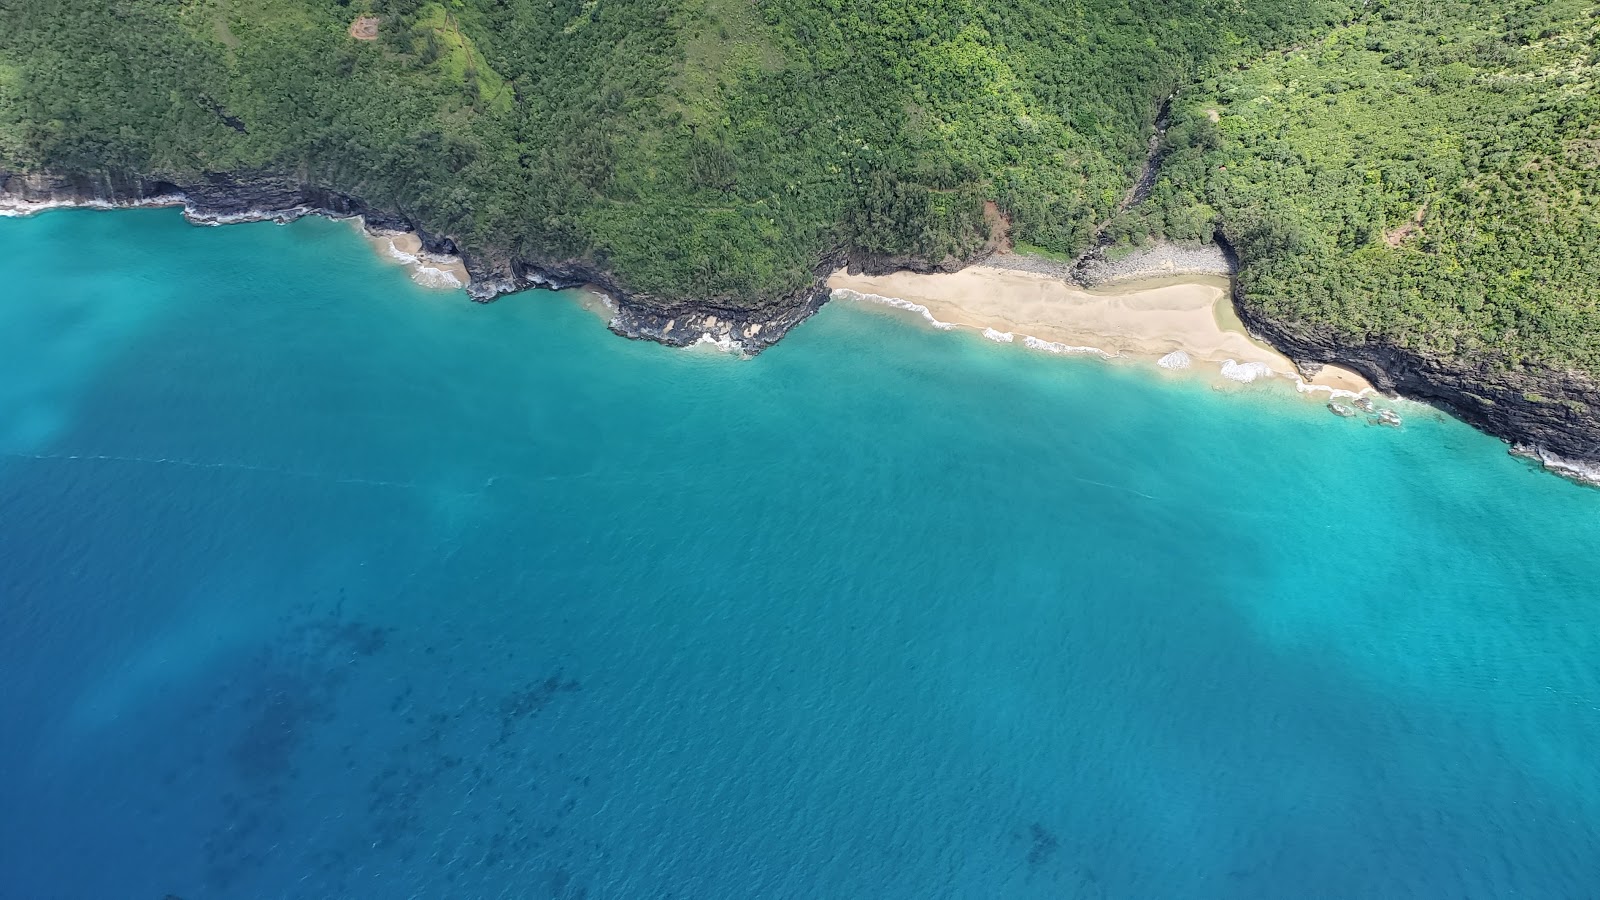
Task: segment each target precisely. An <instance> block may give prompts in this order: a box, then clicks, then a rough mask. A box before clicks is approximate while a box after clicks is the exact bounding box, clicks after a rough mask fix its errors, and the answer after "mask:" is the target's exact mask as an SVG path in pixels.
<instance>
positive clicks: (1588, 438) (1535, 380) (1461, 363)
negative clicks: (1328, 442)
mask: <svg viewBox="0 0 1600 900" xmlns="http://www.w3.org/2000/svg"><path fill="white" fill-rule="evenodd" d="M176 205H181V206H183V207H184V214H185V215H186V216H187V217H188V218H189V219H190V220H191V221H193V222H196V223H198V224H208V225H209V224H229V223H235V222H251V221H278V222H287V221H292V220H294V219H297V218H300V217H302V216H306V215H321V216H326V217H329V218H336V219H342V218H353V217H357V216H359V217H361V218H362V220H363V222H364V223H365V225H366V227H367V228H368V229H370V230H390V231H407V232H414V233H415V234H416V235H417V236H418V238H419V239H420V240H421V242H422V245H423V247H424V248H425V249H426V250H428V251H429V252H432V253H438V254H448V255H458V256H460V257H461V258H462V260H463V262H464V264H465V266H466V268H467V271H468V272H469V274H470V275H471V282H470V283H469V284H468V286H467V293H468V294H469V295H470V296H471V298H472V299H473V300H474V301H477V302H489V301H492V300H494V299H495V298H496V297H498V296H499V295H501V294H505V293H511V292H515V291H520V290H523V289H526V288H530V287H542V288H548V289H552V290H558V289H563V288H570V287H578V286H582V285H590V286H593V287H595V288H597V289H599V290H601V291H604V292H605V293H606V294H607V295H609V296H610V297H611V298H612V300H613V301H614V302H615V304H616V309H615V314H614V316H613V318H612V320H611V323H610V328H611V330H612V331H614V332H616V333H617V334H620V335H623V336H625V337H629V338H635V339H644V340H652V341H657V342H660V343H663V344H667V345H671V346H688V345H691V344H696V343H701V342H710V343H714V344H717V345H719V346H722V347H724V348H726V349H730V350H738V351H740V352H742V353H745V354H747V355H754V354H757V353H760V352H761V351H762V350H764V349H766V348H767V347H770V346H772V345H773V344H775V343H777V341H778V340H780V339H781V338H782V337H783V336H784V335H785V334H786V333H788V331H789V330H790V329H791V328H793V327H794V326H796V325H798V324H799V323H800V322H802V321H804V320H805V319H806V318H808V317H809V316H810V315H811V314H813V313H815V312H816V311H817V310H818V309H820V308H821V307H822V305H823V303H825V302H826V300H827V297H828V291H827V289H826V287H824V285H823V282H824V280H825V279H826V277H827V275H828V273H829V272H831V271H834V270H835V269H837V268H839V267H841V266H844V267H847V268H849V269H850V270H851V271H852V272H859V273H866V274H882V273H887V272H892V271H897V270H910V271H918V272H950V271H956V270H959V269H961V268H963V267H965V266H967V265H969V264H971V263H973V262H976V261H978V260H977V259H972V260H963V259H953V258H952V259H944V260H940V261H938V262H929V261H926V260H918V259H913V258H909V257H907V258H899V257H896V258H888V257H879V256H873V255H867V254H850V253H848V252H845V251H837V252H835V253H833V254H830V255H829V256H828V257H827V258H825V259H822V260H820V261H819V263H818V265H817V266H816V268H815V276H816V278H815V281H814V283H813V285H811V286H810V287H807V288H805V289H803V290H800V291H796V292H794V293H792V294H790V295H788V296H785V297H782V298H779V299H778V300H776V301H774V302H771V303H767V304H763V305H756V306H736V305H733V304H731V303H727V302H718V301H715V300H695V299H688V298H676V299H675V298H666V297H659V296H654V295H651V294H646V293H639V292H632V291H629V290H627V289H626V288H625V287H623V286H622V284H621V283H620V281H619V280H618V279H617V278H616V276H615V275H614V274H613V273H611V272H610V271H607V270H605V269H604V268H603V267H601V266H598V265H596V264H594V263H593V262H591V261H587V260H576V259H567V260H558V259H528V258H512V257H505V256H493V255H487V254H476V253H473V252H472V250H471V249H470V248H466V247H462V246H460V245H458V244H457V243H456V241H455V240H454V239H452V238H451V237H449V236H445V235H440V234H436V233H433V232H431V231H429V230H428V229H427V228H426V225H425V224H424V223H420V222H418V221H416V220H415V219H413V218H412V217H410V216H408V215H406V214H404V213H402V212H398V211H393V210H386V209H382V208H378V207H375V206H373V205H371V204H369V203H367V202H365V201H363V200H362V199H360V198H357V197H352V196H350V195H348V194H345V193H341V192H339V191H334V190H329V189H326V188H322V187H319V186H316V185H310V184H306V183H304V182H302V181H300V180H298V179H294V178H289V177H283V176H266V175H264V176H259V177H249V178H241V177H236V176H231V175H213V176H210V177H208V178H205V179H203V180H187V181H184V182H182V183H178V182H176V181H173V180H167V179H160V178H148V177H140V176H115V175H105V174H102V175H97V176H68V175H36V174H26V175H25V174H17V173H8V172H4V171H0V208H4V209H9V210H13V211H17V212H28V211H33V210H40V209H48V208H51V207H53V206H82V207H101V208H116V207H137V206H176ZM1184 253H1185V254H1188V255H1190V256H1195V257H1196V258H1199V257H1200V256H1201V255H1203V256H1204V258H1205V260H1206V262H1207V265H1208V266H1210V265H1215V264H1216V260H1215V259H1213V258H1212V257H1213V256H1216V257H1217V258H1219V259H1220V258H1223V257H1222V256H1220V255H1218V254H1214V253H1204V254H1202V253H1201V251H1198V250H1194V249H1186V250H1184ZM1222 253H1224V254H1226V262H1228V263H1229V264H1230V265H1231V263H1232V254H1231V253H1230V252H1228V251H1227V248H1226V247H1225V246H1224V247H1223V248H1222ZM1169 255H1170V254H1169ZM1180 255H1182V254H1180ZM981 258H982V257H979V259H981ZM994 259H997V260H1003V259H1006V257H995V258H994ZM1012 259H1015V258H1012ZM1184 259H1188V256H1184ZM992 261H993V260H991V262H992ZM1093 262H1094V265H1093V266H1091V267H1090V268H1088V269H1083V270H1081V271H1079V270H1074V271H1072V272H1071V273H1067V274H1070V276H1071V277H1073V278H1075V279H1076V280H1078V281H1086V282H1089V283H1096V282H1099V281H1103V280H1105V279H1106V278H1107V277H1109V276H1108V274H1107V272H1108V271H1109V269H1107V267H1106V265H1105V264H1104V261H1103V260H1100V259H1099V258H1098V257H1097V258H1096V259H1095V260H1093ZM1162 265H1163V266H1164V267H1165V271H1168V272H1172V271H1174V270H1173V269H1172V263H1171V261H1170V260H1166V258H1165V257H1163V261H1162ZM1085 276H1092V277H1085ZM1234 299H1235V305H1236V307H1237V310H1238V313H1239V316H1240V319H1241V320H1242V321H1243V322H1244V323H1245V325H1246V326H1247V327H1248V328H1249V330H1250V331H1251V332H1252V333H1253V334H1255V335H1256V336H1258V337H1260V338H1261V339H1263V340H1265V341H1267V342H1268V343H1270V344H1271V345H1273V346H1274V347H1276V348H1277V349H1278V350H1280V351H1281V352H1282V353H1283V354H1284V355H1286V356H1288V357H1289V358H1290V359H1291V360H1293V361H1294V362H1295V364H1296V365H1297V366H1299V367H1300V368H1301V370H1302V372H1303V373H1305V374H1308V375H1310V374H1314V373H1315V372H1316V371H1317V370H1318V369H1320V368H1321V367H1322V366H1324V365H1339V366H1343V367H1346V368H1349V369H1352V370H1354V371H1356V372H1359V373H1360V374H1361V375H1363V376H1364V377H1366V378H1367V379H1368V380H1369V381H1371V383H1372V384H1373V385H1374V386H1376V387H1377V388H1378V389H1380V390H1382V391H1384V392H1385V393H1389V394H1397V395H1401V396H1405V397H1408V398H1410V399H1414V400H1419V401H1423V402H1427V403H1430V404H1433V405H1435V406H1438V407H1440V408H1443V409H1445V410H1447V411H1448V412H1451V413H1452V414H1454V415H1456V416H1458V417H1459V418H1461V419H1463V420H1464V421H1466V422H1468V423H1469V424H1471V425H1473V426H1474V427H1477V428H1479V429H1480V430H1482V431H1485V432H1487V433H1489V434H1492V435H1494V436H1496V437H1499V438H1501V439H1503V440H1505V441H1507V442H1508V443H1510V444H1511V445H1512V447H1513V452H1515V453H1518V454H1519V455H1523V456H1527V457H1529V458H1531V459H1534V460H1536V461H1538V462H1540V463H1541V464H1543V465H1544V466H1545V467H1546V468H1548V469H1550V470H1552V471H1554V472H1557V473H1559V474H1562V475H1566V476H1568V477H1572V478H1575V479H1577V480H1581V481H1586V482H1590V483H1594V484H1600V417H1597V416H1596V414H1595V410H1600V384H1596V383H1595V382H1594V381H1593V380H1591V379H1588V378H1586V377H1583V376H1581V375H1578V374H1576V373H1571V372H1557V371H1553V370H1549V369H1538V368H1528V369H1521V370H1511V369H1506V368H1503V367H1496V366H1493V365H1491V364H1489V363H1488V362H1487V361H1485V362H1474V361H1471V360H1453V359H1437V358H1430V357H1426V356H1423V355H1421V354H1418V353H1415V352H1412V351H1408V350H1405V349H1402V348H1397V347H1394V346H1390V345H1388V344H1384V343H1382V342H1352V341H1347V340H1340V339H1338V338H1335V337H1333V336H1331V335H1329V334H1326V333H1323V332H1321V331H1318V330H1315V329H1311V328H1305V327H1301V326H1299V325H1297V324H1296V323H1294V322H1288V321H1282V320H1278V319H1275V318H1273V317H1270V316H1268V315H1265V314H1263V313H1262V312H1261V311H1260V310H1259V309H1257V308H1255V307H1254V306H1252V305H1251V303H1250V302H1249V298H1248V297H1246V296H1243V295H1240V294H1239V293H1237V292H1236V294H1235V298H1234Z"/></svg>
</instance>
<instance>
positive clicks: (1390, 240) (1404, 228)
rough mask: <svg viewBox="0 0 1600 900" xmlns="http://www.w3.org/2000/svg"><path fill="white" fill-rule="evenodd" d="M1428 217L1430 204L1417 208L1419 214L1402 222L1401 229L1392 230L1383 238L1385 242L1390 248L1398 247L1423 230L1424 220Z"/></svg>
mask: <svg viewBox="0 0 1600 900" xmlns="http://www.w3.org/2000/svg"><path fill="white" fill-rule="evenodd" d="M1427 216H1428V204H1426V203H1424V204H1422V205H1421V206H1419V207H1417V212H1416V214H1415V215H1413V216H1412V217H1411V218H1410V219H1409V220H1407V221H1405V222H1402V223H1401V224H1400V227H1398V228H1392V229H1390V230H1389V232H1388V233H1387V234H1385V235H1384V236H1383V242H1384V243H1385V244H1388V245H1389V246H1390V247H1398V246H1400V244H1401V243H1402V242H1403V241H1405V239H1406V238H1408V237H1411V236H1412V235H1413V234H1416V233H1417V232H1419V231H1421V230H1422V220H1423V219H1425V218H1427Z"/></svg>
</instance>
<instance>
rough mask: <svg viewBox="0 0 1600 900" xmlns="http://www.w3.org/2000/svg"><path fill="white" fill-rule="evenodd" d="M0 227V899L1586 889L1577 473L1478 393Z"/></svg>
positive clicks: (1589, 689)
mask: <svg viewBox="0 0 1600 900" xmlns="http://www.w3.org/2000/svg"><path fill="white" fill-rule="evenodd" d="M0 233H3V234H4V236H5V237H6V239H7V246H8V247H9V248H10V250H11V253H12V259H13V261H14V262H18V263H19V265H17V266H15V267H14V269H13V270H12V273H11V274H10V275H8V290H7V291H6V292H5V296H4V298H3V299H0V402H3V405H0V453H3V454H4V455H3V456H0V598H3V601H0V625H3V627H0V680H3V683H5V684H6V685H7V691H6V692H5V694H4V695H3V696H0V733H3V734H5V735H7V736H8V737H7V739H6V740H5V741H3V742H0V778H3V781H0V836H3V840H0V876H3V878H4V882H3V883H4V885H5V887H4V888H3V889H0V894H4V895H6V896H17V897H55V896H60V897H111V896H116V897H152V898H159V897H161V896H164V895H166V894H168V893H171V894H175V895H178V896H183V897H188V898H190V900H194V898H201V897H208V898H209V897H282V896H294V897H329V896H367V897H401V896H426V897H445V896H448V897H528V896H551V897H566V898H575V897H665V896H677V897H712V896H749V897H756V896H761V897H777V896H793V897H818V896H822V897H846V896H850V897H885V898H889V897H906V898H927V897H940V896H959V897H970V896H1019V897H1063V896H1076V897H1142V898H1149V897H1230V898H1236V897H1271V898H1280V897H1286V896H1308V895H1317V896H1352V897H1355V896H1359V897H1373V896H1405V897H1417V896H1439V897H1460V896H1475V897H1486V896H1507V895H1512V894H1518V895H1521V896H1547V897H1553V896H1566V897H1578V896H1588V895H1592V894H1594V893H1595V892H1596V890H1597V889H1600V884H1597V882H1596V881H1595V878H1596V875H1595V873H1596V869H1595V865H1594V860H1595V859H1597V858H1600V852H1597V851H1600V840H1597V831H1596V822H1597V816H1600V769H1597V767H1596V766H1595V765H1594V764H1593V760H1592V757H1593V748H1594V747H1595V746H1597V745H1600V673H1597V668H1600V653H1597V652H1596V651H1597V649H1600V648H1597V646H1596V645H1597V642H1600V602H1597V601H1600V596H1597V594H1600V589H1597V587H1596V585H1597V584H1600V561H1597V560H1596V558H1595V556H1594V554H1593V552H1592V548H1593V547H1594V546H1596V543H1597V540H1600V492H1595V491H1590V490H1585V489H1581V488H1577V487H1574V486H1572V485H1568V484H1566V483H1564V482H1561V481H1558V480H1556V479H1554V478H1551V477H1548V476H1545V475H1542V474H1539V473H1536V472H1533V471H1531V470H1530V469H1528V468H1527V467H1526V466H1525V465H1523V464H1521V463H1518V462H1516V461H1514V460H1511V459H1508V458H1507V457H1506V456H1505V454H1504V451H1503V448H1502V447H1501V446H1500V445H1499V444H1497V443H1496V442H1494V441H1492V440H1490V439H1488V438H1485V437H1482V436H1481V435H1477V434H1475V433H1474V432H1472V431H1471V430H1470V429H1467V428H1466V427H1465V426H1462V425H1460V424H1458V423H1455V422H1451V421H1446V420H1443V419H1442V418H1439V417H1435V416H1431V415H1429V414H1426V413H1425V412H1423V411H1420V410H1419V411H1418V412H1417V413H1416V414H1413V415H1410V416H1408V418H1407V424H1406V426H1405V428H1403V429H1400V430H1398V431H1397V430H1391V429H1380V428H1370V427H1366V426H1365V425H1363V424H1361V423H1360V422H1358V421H1351V420H1343V419H1336V418H1334V417H1332V416H1329V415H1328V414H1327V413H1326V412H1325V411H1323V410H1322V409H1321V407H1320V405H1319V404H1316V403H1314V402H1311V401H1305V400H1301V399H1299V398H1296V397H1294V396H1292V395H1291V394H1289V393H1288V392H1287V391H1274V390H1272V389H1266V388H1256V387H1252V388H1249V389H1240V390H1235V391H1229V392H1215V391H1213V390H1211V389H1210V388H1209V387H1207V386H1206V385H1205V384H1204V383H1202V382H1201V381H1199V380H1193V381H1186V380H1183V379H1181V378H1177V379H1175V378H1160V377H1156V376H1154V375H1147V374H1145V373H1141V372H1138V371H1132V370H1130V369H1128V368H1126V367H1110V366H1106V365H1105V364H1103V363H1100V362H1098V361H1095V360H1091V359H1061V358H1054V357H1041V356H1039V355H1037V354H1029V353H1027V352H1026V351H1025V350H1024V349H1022V348H1020V347H1014V346H996V345H995V344H994V343H993V342H989V341H984V340H983V339H982V338H981V337H979V336H976V335H960V334H946V333H929V332H926V331H919V330H916V329H913V328H907V327H904V326H903V325H902V324H900V323H896V322H893V321H888V320H886V319H884V318H883V317H881V316H878V315H874V314H870V313H867V312H863V311H861V310H857V309H851V308H847V307H831V308H829V309H828V310H825V311H824V312H823V314H821V315H819V316H818V317H817V318H816V319H815V320H813V321H812V322H809V323H807V324H806V325H805V326H803V327H802V328H801V329H799V330H798V331H796V332H795V333H794V334H793V335H792V336H791V337H790V338H789V339H788V340H786V341H785V342H784V343H783V344H782V345H781V346H779V347H778V348H776V349H774V350H772V351H769V352H768V353H767V354H765V355H763V356H762V357H760V358H759V359H757V360H754V361H750V362H739V361H736V360H733V359H730V358H726V357H723V356H718V355H707V354H699V353H685V352H681V351H674V350H669V349H666V348H661V347H656V346H653V345H645V344H637V343H630V342H626V341H623V340H620V339H617V338H615V337H613V336H611V335H609V334H607V333H605V332H604V331H603V330H602V329H601V328H599V327H598V326H597V325H596V323H595V321H594V319H593V317H592V316H590V315H589V314H587V313H585V312H583V311H582V310H581V309H579V308H578V305H577V303H575V302H569V301H568V300H565V299H562V298H560V297H557V296H554V295H550V294H542V293H530V294H524V295H519V296H516V297H512V298H508V299H505V300H503V301H501V302H499V303H496V304H494V305H492V306H488V307H482V306H476V305H472V304H469V303H467V302H465V300H464V299H463V298H461V297H460V296H459V295H450V294H441V293H437V292H429V291H425V290H422V289H420V288H416V287H414V286H413V285H411V284H409V283H408V282H407V280H406V275H405V273H404V271H403V270H401V269H399V268H396V267H391V266H387V265H385V264H384V263H382V262H381V261H379V260H377V259H375V258H374V257H373V256H372V255H371V254H370V253H369V252H368V250H367V248H366V247H364V246H363V245H362V242H361V241H360V240H359V239H358V238H357V237H356V236H354V235H353V234H351V233H350V232H349V230H348V229H346V228H343V227H341V226H336V225H333V224H330V223H324V222H316V221H308V222H302V223H298V224H295V225H293V226H288V227H277V226H272V225H251V226H237V227H229V228H223V229H195V228H190V227H187V226H185V225H183V224H182V222H181V220H180V219H179V218H178V215H177V213H176V212H173V211H141V212H130V213H118V214H96V213H78V212H70V213H52V214H49V215H45V216H41V217H39V218H36V219H31V220H25V221H4V222H0Z"/></svg>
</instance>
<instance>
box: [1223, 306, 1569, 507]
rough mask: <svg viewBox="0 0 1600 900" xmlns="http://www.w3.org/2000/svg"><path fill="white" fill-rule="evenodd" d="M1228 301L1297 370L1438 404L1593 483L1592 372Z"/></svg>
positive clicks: (1530, 455)
mask: <svg viewBox="0 0 1600 900" xmlns="http://www.w3.org/2000/svg"><path fill="white" fill-rule="evenodd" d="M1234 301H1235V302H1234V306H1235V308H1236V309H1237V310H1238V313H1239V318H1240V320H1242V321H1243V322H1244V323H1245V326H1246V327H1247V328H1249V329H1250V331H1251V333H1253V334H1255V335H1256V336H1258V337H1260V338H1261V339H1262V340H1265V341H1267V342H1268V343H1270V344H1272V345H1273V346H1274V347H1276V348H1278V350H1279V351H1281V352H1282V353H1283V354H1284V355H1285V356H1287V357H1289V358H1290V359H1292V360H1294V362H1295V363H1296V365H1298V366H1299V367H1300V369H1301V371H1302V372H1303V373H1306V374H1311V373H1314V372H1316V371H1317V370H1318V369H1320V368H1321V367H1322V366H1324V365H1339V366H1343V367H1345V368H1348V369H1352V370H1354V371H1356V372H1359V373H1360V374H1361V375H1362V376H1364V377H1365V378H1366V379H1367V380H1368V381H1370V382H1372V384H1373V385H1374V386H1375V387H1377V388H1378V389H1379V390H1381V391H1383V392H1385V393H1388V394H1397V395H1400V396H1403V397H1406V398H1409V399H1412V400H1420V401H1422V402H1424V403H1429V404H1431V405H1433V406H1436V407H1439V408H1440V409H1443V410H1445V411H1446V412H1449V413H1451V414H1452V415H1454V416H1456V417H1457V418H1459V419H1461V420H1462V421H1464V422H1466V423H1468V424H1469V425H1472V426H1473V427H1475V428H1477V429H1479V430H1480V431H1485V432H1487V433H1489V434H1492V435H1494V436H1495V437H1498V438H1500V439H1502V440H1504V441H1506V442H1507V443H1510V444H1511V445H1512V452H1513V453H1516V454H1517V455H1519V456H1526V457H1528V458H1529V459H1532V460H1535V461H1537V462H1539V463H1540V464H1542V465H1543V466H1544V467H1545V468H1547V469H1549V470H1551V471H1553V472H1556V473H1558V474H1561V475H1565V476H1567V477H1570V478H1573V479H1575V480H1578V481H1584V482H1587V483H1590V484H1596V485H1600V417H1597V414H1596V411H1597V410H1600V384H1596V383H1595V381H1594V380H1593V379H1590V378H1588V377H1585V376H1583V375H1581V374H1579V373H1575V372H1559V371H1555V370H1552V369H1548V368H1540V367H1524V368H1507V367H1505V366H1501V365H1496V364H1495V363H1494V362H1493V361H1490V360H1472V359H1440V358H1435V357H1429V356H1426V355H1423V354H1421V353H1418V352H1416V351H1413V350H1408V349H1404V348H1400V347H1395V346H1392V345H1389V344H1386V343H1382V342H1377V341H1372V342H1368V341H1350V340H1343V339H1339V338H1337V337H1334V336H1332V335H1329V334H1326V333H1324V332H1321V331H1319V330H1316V329H1311V328H1305V327H1301V326H1299V325H1297V324H1296V323H1293V322H1286V321H1281V320H1278V319H1274V318H1272V317H1270V316H1267V315H1264V314H1263V313H1262V312H1261V311H1260V310H1259V309H1257V308H1255V307H1254V306H1252V305H1251V303H1250V301H1249V298H1248V297H1247V296H1240V295H1239V294H1238V293H1237V292H1236V294H1235V298H1234Z"/></svg>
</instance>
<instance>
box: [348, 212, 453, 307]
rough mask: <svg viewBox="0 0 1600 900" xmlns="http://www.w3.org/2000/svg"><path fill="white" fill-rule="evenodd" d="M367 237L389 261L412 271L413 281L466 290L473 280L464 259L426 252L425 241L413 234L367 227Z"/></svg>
mask: <svg viewBox="0 0 1600 900" xmlns="http://www.w3.org/2000/svg"><path fill="white" fill-rule="evenodd" d="M356 221H357V222H359V221H360V220H359V219H357V220H356ZM363 234H364V235H365V236H366V238H367V242H368V243H370V244H371V245H372V246H373V248H374V249H376V250H377V251H378V252H379V253H380V254H382V255H383V256H384V257H385V258H387V259H391V260H393V261H395V262H398V263H400V264H401V265H403V266H405V267H406V268H407V269H409V270H410V271H411V280H412V281H415V282H416V283H417V284H420V285H422V286H423V287H430V288H439V289H443V290H455V289H458V288H463V287H466V286H467V282H469V281H471V276H470V275H468V274H467V267H466V265H464V264H463V263H462V262H461V257H459V256H446V255H444V254H442V253H429V252H427V251H426V250H424V249H422V239H421V238H419V237H417V236H416V235H415V234H413V233H412V232H409V231H378V232H371V231H366V230H365V229H364V228H363Z"/></svg>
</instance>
